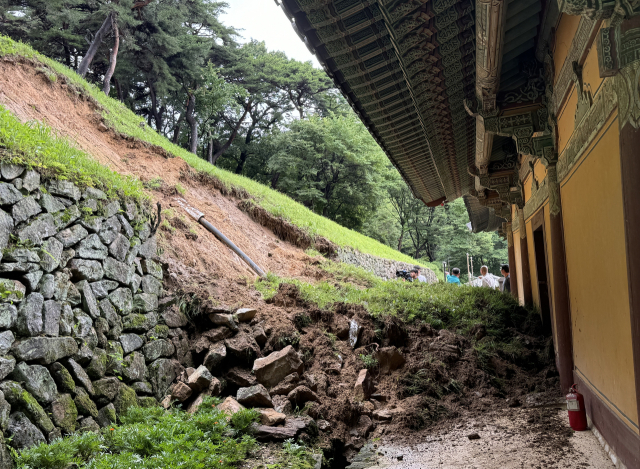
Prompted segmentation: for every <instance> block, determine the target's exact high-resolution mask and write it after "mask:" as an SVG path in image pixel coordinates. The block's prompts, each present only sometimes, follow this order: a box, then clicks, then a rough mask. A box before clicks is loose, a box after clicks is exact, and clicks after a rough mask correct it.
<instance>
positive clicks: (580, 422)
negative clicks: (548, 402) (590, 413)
mask: <svg viewBox="0 0 640 469" xmlns="http://www.w3.org/2000/svg"><path fill="white" fill-rule="evenodd" d="M577 386H578V385H577V384H574V385H573V386H571V390H570V391H569V394H567V411H569V425H571V428H573V429H574V430H575V431H577V432H583V431H585V430H587V429H588V425H587V412H586V411H585V408H584V397H583V396H582V394H580V393H579V392H578V390H577V389H576V387H577Z"/></svg>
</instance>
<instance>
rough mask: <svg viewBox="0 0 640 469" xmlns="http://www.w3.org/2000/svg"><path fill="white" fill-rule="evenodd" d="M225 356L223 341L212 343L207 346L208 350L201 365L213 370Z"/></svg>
mask: <svg viewBox="0 0 640 469" xmlns="http://www.w3.org/2000/svg"><path fill="white" fill-rule="evenodd" d="M226 356H227V348H226V347H225V345H224V343H223V342H218V343H217V344H213V345H212V346H211V347H210V348H209V352H208V353H207V355H206V356H205V357H204V362H203V365H204V366H205V367H207V369H208V370H209V371H213V370H214V369H215V368H216V367H217V366H218V365H219V364H220V363H222V361H223V360H224V359H225V357H226Z"/></svg>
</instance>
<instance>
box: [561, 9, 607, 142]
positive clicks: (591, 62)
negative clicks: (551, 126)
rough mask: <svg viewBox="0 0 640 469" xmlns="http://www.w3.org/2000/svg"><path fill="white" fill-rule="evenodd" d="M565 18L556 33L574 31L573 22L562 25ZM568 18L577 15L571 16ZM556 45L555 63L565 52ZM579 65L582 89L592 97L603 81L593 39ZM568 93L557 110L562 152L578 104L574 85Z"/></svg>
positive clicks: (573, 126) (570, 133) (563, 16)
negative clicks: (561, 28) (562, 30)
mask: <svg viewBox="0 0 640 469" xmlns="http://www.w3.org/2000/svg"><path fill="white" fill-rule="evenodd" d="M565 18H567V15H562V18H561V20H560V24H559V26H558V28H559V29H558V32H557V34H558V35H563V36H564V35H566V34H568V33H571V34H574V33H575V29H573V26H574V24H573V23H571V24H565V25H563V21H564V19H565ZM570 18H579V17H577V16H572V17H570ZM560 27H563V28H564V29H565V30H566V31H564V32H562V33H561V32H560ZM575 27H576V28H577V23H575ZM557 37H558V36H557ZM556 44H557V43H556ZM558 47H559V45H556V51H555V53H554V61H555V62H556V64H557V62H558V61H560V60H561V61H563V62H564V59H565V57H566V52H563V51H564V49H562V48H560V49H558ZM581 65H582V81H583V83H584V90H587V91H589V92H590V93H591V97H592V98H593V97H595V96H596V95H597V94H598V92H599V91H600V87H601V85H602V83H603V81H604V80H603V79H602V78H600V72H599V71H598V51H597V47H596V42H595V41H594V42H593V43H592V44H591V47H590V49H589V50H588V53H587V56H586V58H585V60H584V63H582V64H581ZM557 72H558V69H557V67H556V77H557ZM568 93H569V95H568V96H567V98H566V100H565V102H564V104H563V106H562V107H561V108H560V110H559V112H558V153H562V151H563V150H564V149H565V147H566V146H567V143H568V142H569V140H570V138H571V135H572V134H573V131H574V130H575V117H576V115H575V114H576V108H577V106H578V93H577V92H576V87H575V85H571V89H570V90H569V92H568Z"/></svg>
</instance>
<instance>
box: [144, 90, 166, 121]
mask: <svg viewBox="0 0 640 469" xmlns="http://www.w3.org/2000/svg"><path fill="white" fill-rule="evenodd" d="M148 85H149V97H150V98H151V115H153V120H154V121H155V124H156V131H157V132H158V133H160V132H161V131H162V126H163V122H162V115H163V114H164V109H165V107H164V106H162V107H161V108H160V111H158V98H157V95H156V90H155V88H154V87H153V83H148Z"/></svg>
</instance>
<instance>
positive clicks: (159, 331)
mask: <svg viewBox="0 0 640 469" xmlns="http://www.w3.org/2000/svg"><path fill="white" fill-rule="evenodd" d="M153 336H154V337H157V338H158V339H166V338H167V337H169V326H165V325H164V324H158V325H157V326H156V327H154V328H153Z"/></svg>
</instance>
